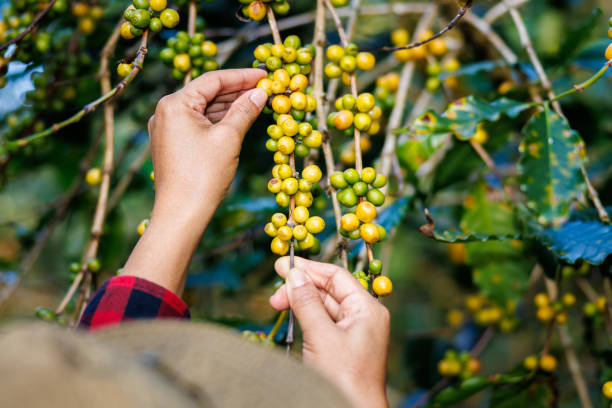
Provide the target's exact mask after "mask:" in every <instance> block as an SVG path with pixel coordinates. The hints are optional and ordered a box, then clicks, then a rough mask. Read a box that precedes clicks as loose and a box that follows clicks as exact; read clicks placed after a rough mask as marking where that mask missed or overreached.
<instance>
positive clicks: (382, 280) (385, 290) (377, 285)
mask: <svg viewBox="0 0 612 408" xmlns="http://www.w3.org/2000/svg"><path fill="white" fill-rule="evenodd" d="M372 290H373V291H374V293H376V294H377V295H378V296H387V295H390V294H391V292H393V283H392V282H391V279H389V278H387V277H386V276H378V277H376V279H374V282H372Z"/></svg>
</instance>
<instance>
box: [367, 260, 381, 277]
mask: <svg viewBox="0 0 612 408" xmlns="http://www.w3.org/2000/svg"><path fill="white" fill-rule="evenodd" d="M382 266H383V264H382V261H381V260H380V259H372V260H371V261H370V263H369V265H368V270H369V271H370V273H371V274H372V275H380V273H381V272H382Z"/></svg>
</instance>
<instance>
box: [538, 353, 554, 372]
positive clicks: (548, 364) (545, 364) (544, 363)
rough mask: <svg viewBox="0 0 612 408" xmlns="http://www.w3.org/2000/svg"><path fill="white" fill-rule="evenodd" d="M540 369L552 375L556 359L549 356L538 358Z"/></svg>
mask: <svg viewBox="0 0 612 408" xmlns="http://www.w3.org/2000/svg"><path fill="white" fill-rule="evenodd" d="M540 368H541V369H542V371H546V372H549V373H552V372H553V371H555V370H556V369H557V359H556V358H555V357H554V356H552V355H550V354H544V355H543V356H542V357H540Z"/></svg>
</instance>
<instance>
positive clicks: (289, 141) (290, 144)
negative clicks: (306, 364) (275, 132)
mask: <svg viewBox="0 0 612 408" xmlns="http://www.w3.org/2000/svg"><path fill="white" fill-rule="evenodd" d="M276 148H277V149H278V151H279V152H281V153H282V154H291V153H293V151H294V150H295V142H294V141H293V138H291V137H287V136H283V137H281V138H280V139H278V142H277V143H276Z"/></svg>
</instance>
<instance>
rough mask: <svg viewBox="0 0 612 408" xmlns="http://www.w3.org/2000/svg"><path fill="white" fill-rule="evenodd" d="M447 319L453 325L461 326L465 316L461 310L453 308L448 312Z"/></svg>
mask: <svg viewBox="0 0 612 408" xmlns="http://www.w3.org/2000/svg"><path fill="white" fill-rule="evenodd" d="M446 321H447V322H448V324H449V325H450V326H451V327H459V326H461V325H462V324H463V321H464V316H463V312H462V311H461V310H457V309H452V310H449V311H448V313H447V314H446Z"/></svg>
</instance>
